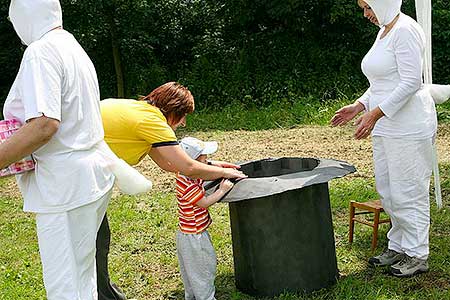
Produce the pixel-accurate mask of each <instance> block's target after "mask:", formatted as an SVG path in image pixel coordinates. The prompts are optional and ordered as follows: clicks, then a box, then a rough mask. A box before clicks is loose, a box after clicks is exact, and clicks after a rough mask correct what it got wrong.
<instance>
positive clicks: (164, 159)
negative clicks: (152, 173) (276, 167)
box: [149, 145, 246, 180]
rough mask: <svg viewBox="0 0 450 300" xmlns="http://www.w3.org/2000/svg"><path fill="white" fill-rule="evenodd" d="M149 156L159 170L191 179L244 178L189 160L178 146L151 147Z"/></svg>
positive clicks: (225, 169)
mask: <svg viewBox="0 0 450 300" xmlns="http://www.w3.org/2000/svg"><path fill="white" fill-rule="evenodd" d="M149 155H150V157H151V158H152V160H153V161H154V162H155V163H156V164H157V165H158V166H159V167H160V168H161V169H163V170H165V171H169V172H180V173H181V174H183V175H185V176H188V177H191V178H201V179H204V180H214V179H217V178H245V177H246V176H245V175H244V173H242V172H241V171H238V170H236V169H233V168H221V167H216V166H210V165H207V164H204V163H201V162H198V161H196V160H194V159H192V158H190V157H189V156H188V155H187V154H186V152H184V151H183V149H181V147H180V146H179V145H170V146H161V147H156V148H155V147H153V148H152V150H150V153H149Z"/></svg>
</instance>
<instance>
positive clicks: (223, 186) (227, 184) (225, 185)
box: [219, 179, 234, 193]
mask: <svg viewBox="0 0 450 300" xmlns="http://www.w3.org/2000/svg"><path fill="white" fill-rule="evenodd" d="M233 186H234V183H232V182H231V181H229V180H228V179H223V180H222V181H221V182H220V186H219V190H221V191H222V192H224V193H226V192H228V191H229V190H231V189H232V188H233Z"/></svg>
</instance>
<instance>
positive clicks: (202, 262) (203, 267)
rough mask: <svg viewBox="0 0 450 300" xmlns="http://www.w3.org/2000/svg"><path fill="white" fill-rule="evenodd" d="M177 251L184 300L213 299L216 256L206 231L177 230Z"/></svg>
mask: <svg viewBox="0 0 450 300" xmlns="http://www.w3.org/2000/svg"><path fill="white" fill-rule="evenodd" d="M177 253H178V263H179V265H180V273H181V278H182V279H183V284H184V297H185V300H215V299H216V298H215V297H214V295H215V292H216V289H215V287H214V279H215V278H216V268H217V257H216V252H215V251H214V247H213V245H212V243H211V237H210V236H209V233H208V231H204V232H202V233H201V234H185V233H182V232H181V231H178V232H177Z"/></svg>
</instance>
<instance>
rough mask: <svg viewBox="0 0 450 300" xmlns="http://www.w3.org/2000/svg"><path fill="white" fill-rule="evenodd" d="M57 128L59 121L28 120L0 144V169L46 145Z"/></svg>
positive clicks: (49, 119) (43, 118)
mask: <svg viewBox="0 0 450 300" xmlns="http://www.w3.org/2000/svg"><path fill="white" fill-rule="evenodd" d="M58 128H59V121H58V120H55V119H51V118H47V117H45V116H42V117H38V118H34V119H30V120H29V121H28V122H27V123H26V124H25V125H24V126H22V127H21V128H20V129H19V130H18V131H17V132H16V133H15V134H14V135H12V136H11V137H10V138H9V139H7V140H6V141H5V142H4V143H2V144H0V169H3V168H6V167H7V166H9V165H10V164H12V163H14V162H16V161H19V160H21V159H22V158H24V157H25V156H27V155H30V154H31V153H33V152H34V151H36V150H37V149H39V148H40V147H42V146H43V145H45V144H47V143H48V141H49V140H50V139H51V138H52V136H53V135H54V134H55V133H56V132H57V131H58Z"/></svg>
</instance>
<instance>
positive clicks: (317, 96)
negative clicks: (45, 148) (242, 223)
mask: <svg viewBox="0 0 450 300" xmlns="http://www.w3.org/2000/svg"><path fill="white" fill-rule="evenodd" d="M403 2H404V8H403V10H404V12H405V13H407V14H409V15H412V16H414V1H413V0H404V1H403ZM61 3H62V7H63V12H64V26H65V28H66V29H67V30H68V31H70V32H71V33H73V34H74V35H75V37H76V38H77V39H78V40H79V41H80V43H81V44H82V46H83V47H84V48H85V49H86V51H87V52H88V54H89V55H90V57H91V58H92V60H93V61H94V64H95V66H96V68H97V72H98V76H99V82H100V86H101V96H102V98H107V97H116V96H120V97H136V96H137V95H140V94H147V93H149V92H150V91H151V90H152V89H153V88H155V87H156V86H158V85H160V84H162V83H164V82H166V81H169V80H177V81H180V82H182V83H183V84H186V85H187V86H188V87H189V88H190V89H191V90H192V91H193V93H194V96H195V97H196V103H197V107H199V108H212V109H218V108H221V107H223V106H226V105H227V104H229V103H236V102H238V103H240V104H243V105H244V107H246V108H258V107H262V106H267V105H269V104H271V103H274V102H282V103H286V102H287V103H295V102H297V101H298V100H299V99H303V98H307V100H303V101H308V102H316V103H321V104H324V103H323V102H325V103H326V102H327V101H329V100H330V99H342V98H343V96H345V97H353V96H355V95H356V94H358V93H360V92H361V91H362V90H363V89H364V88H365V87H367V82H366V79H365V78H364V76H363V74H362V73H361V71H360V62H361V60H362V58H363V56H364V54H365V53H366V52H367V51H368V49H369V48H370V46H371V45H372V43H373V40H374V38H375V34H376V31H377V28H376V27H375V26H372V25H371V24H369V23H368V22H367V20H365V19H364V18H363V16H362V12H361V10H360V9H359V7H358V6H357V4H356V0H333V1H331V0H321V1H316V0H259V1H250V0H151V1H150V0H61ZM8 6H9V0H0V45H2V46H1V47H0V65H1V66H2V72H0V102H3V101H4V99H5V98H6V96H7V93H8V90H9V88H10V86H11V84H12V82H13V80H14V77H15V74H16V73H17V70H18V68H19V64H20V59H21V55H22V51H23V50H24V47H23V46H21V44H20V41H19V39H18V38H17V37H16V35H15V33H14V30H13V28H12V25H11V23H10V22H8V21H7V19H6V17H7V15H8ZM433 18H434V19H433V26H434V30H433V42H434V45H433V47H434V48H433V49H434V79H435V81H436V82H440V83H450V56H449V55H448V49H449V46H450V27H449V26H448V24H449V23H450V12H449V10H448V2H447V1H446V0H434V1H433Z"/></svg>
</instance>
